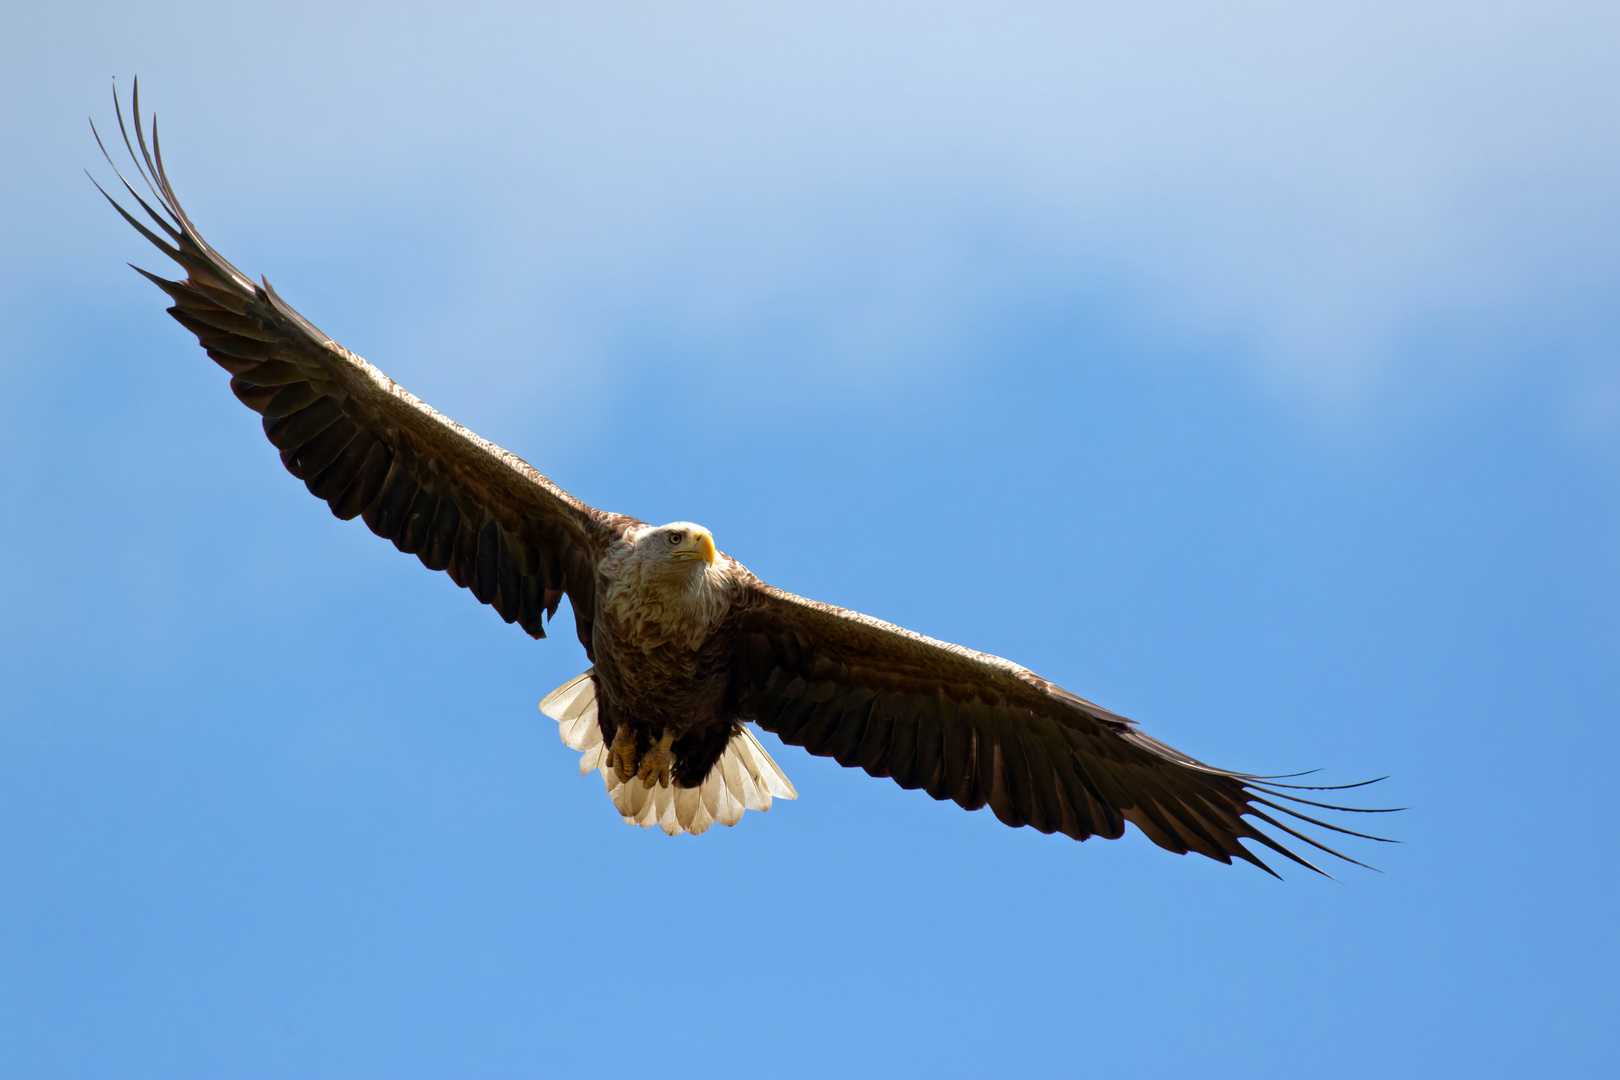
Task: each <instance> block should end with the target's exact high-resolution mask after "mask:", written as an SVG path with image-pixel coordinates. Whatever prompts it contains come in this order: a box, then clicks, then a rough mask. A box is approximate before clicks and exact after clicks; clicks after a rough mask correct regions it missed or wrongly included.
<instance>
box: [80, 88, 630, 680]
mask: <svg viewBox="0 0 1620 1080" xmlns="http://www.w3.org/2000/svg"><path fill="white" fill-rule="evenodd" d="M114 102H115V104H116V102H117V97H116V95H115V96H114ZM132 104H133V108H134V121H135V139H136V142H135V144H133V145H132V144H131V142H130V138H129V131H128V129H127V128H126V127H125V126H124V117H123V110H122V108H121V107H120V108H119V110H118V124H119V128H120V130H121V131H122V134H123V136H124V145H125V147H126V148H127V149H128V150H129V153H130V157H131V159H132V160H133V161H134V163H135V168H136V170H137V171H138V172H139V173H140V175H141V178H142V179H143V180H145V181H146V183H147V186H148V188H149V189H150V191H151V193H152V196H153V199H154V201H155V202H156V203H157V204H158V207H159V208H161V211H162V212H159V210H158V209H154V208H153V206H152V205H151V204H150V203H148V202H147V201H146V200H145V199H143V198H142V197H141V195H140V194H139V193H138V192H137V191H136V190H135V188H134V187H133V186H131V185H130V183H129V181H127V180H125V179H124V176H123V174H122V173H120V174H119V176H118V178H119V180H121V181H123V183H124V187H125V188H126V189H127V190H128V191H129V194H130V195H131V196H132V197H133V198H134V199H135V201H136V202H137V203H139V204H140V206H141V208H142V209H143V210H145V211H146V213H147V214H148V215H149V216H150V217H151V219H152V221H153V222H155V223H156V225H157V227H158V228H159V229H160V230H161V231H162V233H163V235H161V236H160V235H158V233H155V232H153V231H152V230H151V229H150V228H148V227H147V226H146V225H145V224H143V223H142V222H141V221H139V220H137V219H136V218H135V217H134V216H133V215H131V214H130V213H129V212H128V211H126V210H125V209H124V208H123V207H122V206H120V205H119V204H118V202H117V201H116V200H114V199H113V198H112V197H111V196H110V195H109V196H107V198H108V201H109V202H111V203H112V204H113V206H114V208H116V209H117V210H118V212H119V213H120V214H122V215H123V217H124V219H125V220H126V221H128V222H129V223H130V224H131V225H133V226H134V227H135V228H136V229H138V230H140V232H141V234H142V235H143V236H145V237H146V238H147V239H148V240H150V241H151V242H152V243H153V244H155V245H157V247H158V248H159V250H161V251H162V252H163V253H164V254H165V255H167V256H169V258H171V259H173V260H174V261H175V262H177V263H179V264H180V266H181V267H183V268H184V269H185V271H186V278H185V280H183V281H170V280H167V279H165V278H162V277H158V276H157V275H155V274H150V273H147V272H146V271H145V270H140V268H139V267H136V269H137V270H138V271H139V272H140V273H141V274H143V275H144V276H145V277H147V278H148V279H150V280H151V281H152V282H153V283H155V284H156V285H157V286H158V287H159V288H161V289H162V290H163V291H164V292H166V293H168V294H169V296H170V297H172V298H173V300H174V306H173V307H171V308H169V314H171V315H173V316H174V318H175V320H176V321H178V322H179V323H180V325H182V326H184V327H185V328H186V329H187V330H190V331H191V332H192V333H194V334H196V335H197V340H198V342H199V343H200V344H201V345H202V346H203V348H205V349H207V350H208V355H209V356H210V357H212V358H213V360H214V361H215V362H216V363H218V364H219V366H220V367H223V368H224V369H225V370H226V371H228V372H230V373H231V390H232V391H233V392H234V393H235V394H236V396H237V397H238V398H239V399H241V401H242V402H243V404H245V405H247V406H248V408H250V409H252V410H253V411H254V412H257V413H259V414H260V415H261V416H263V417H264V433H265V435H266V436H267V437H268V438H269V439H270V441H271V443H273V444H274V445H275V446H276V448H277V449H279V450H280V451H281V460H282V462H283V464H285V465H286V466H287V471H289V472H291V473H292V474H293V475H294V476H296V477H298V478H299V479H300V480H302V481H303V482H304V485H305V486H306V487H308V488H309V490H310V493H311V494H313V495H315V496H316V497H318V498H320V499H324V500H325V501H326V503H327V505H328V506H330V507H331V509H332V513H333V514H335V515H337V516H338V517H340V518H343V519H345V520H347V519H349V518H353V517H356V516H358V517H361V518H363V519H364V520H365V523H366V524H367V525H368V526H369V527H370V528H371V531H372V532H374V533H376V534H377V535H378V536H382V537H385V538H387V539H389V540H392V541H393V542H394V545H395V546H396V547H398V548H399V550H401V551H404V552H409V553H410V554H413V555H415V556H417V557H418V558H419V559H421V560H422V564H423V565H424V566H426V567H428V568H429V569H430V570H444V571H447V572H448V573H449V574H450V576H451V578H452V579H454V581H455V583H456V584H457V585H460V586H461V587H462V588H465V589H469V590H471V592H472V593H473V595H474V596H476V597H478V599H479V600H480V601H482V602H483V603H486V604H489V605H490V606H491V607H493V608H494V609H495V610H496V611H497V612H499V613H500V616H501V618H503V619H505V620H506V621H507V622H515V623H517V624H518V625H519V626H521V627H522V628H523V629H524V630H526V631H528V633H529V634H531V635H532V636H534V637H536V638H541V637H545V628H544V620H545V619H546V618H548V617H549V616H551V615H553V614H555V613H556V610H557V605H558V603H559V602H560V601H561V599H562V597H563V596H564V595H566V596H568V598H569V601H570V604H571V606H572V607H573V609H574V616H575V619H576V621H577V622H578V624H579V625H578V630H579V635H580V640H581V641H582V642H583V643H584V644H585V648H586V651H587V652H589V651H590V647H591V646H590V618H591V613H592V612H593V611H594V610H595V602H594V596H593V591H594V587H595V584H594V582H595V578H594V567H595V563H596V558H597V554H598V553H599V552H600V550H601V549H602V548H603V547H604V546H605V545H606V544H607V543H610V542H611V541H612V539H613V538H615V537H616V536H617V535H618V534H619V532H620V530H621V529H622V528H623V527H624V525H625V524H626V523H627V522H630V521H631V520H632V519H628V518H624V517H621V516H620V515H616V514H604V513H602V512H600V511H598V510H595V509H593V508H592V507H590V506H587V505H586V504H585V503H583V502H581V501H580V500H578V499H576V498H574V497H573V496H572V495H570V494H568V493H567V492H566V491H563V490H562V489H561V488H559V487H557V486H556V485H555V484H553V483H552V482H551V481H550V480H547V479H546V478H545V477H544V476H541V475H540V473H538V472H537V471H535V469H534V468H533V467H531V466H530V465H529V464H528V463H527V462H525V461H523V460H522V459H520V458H518V457H516V456H515V455H513V454H509V453H507V452H506V451H505V450H502V449H501V448H500V447H498V446H496V445H495V444H494V443H491V442H487V441H486V440H484V439H481V438H479V437H478V436H477V435H474V434H473V433H472V432H470V431H468V430H467V429H466V428H463V427H462V426H461V425H459V424H456V423H454V422H452V421H451V420H449V419H447V418H445V417H444V416H442V415H440V414H439V413H438V412H436V411H434V410H433V409H431V408H429V407H428V406H427V405H425V404H423V403H422V402H421V401H419V400H418V399H417V398H415V397H413V396H412V395H411V394H409V393H407V392H406V391H404V390H403V389H401V388H400V387H399V386H398V385H396V384H395V383H394V381H393V380H392V379H390V378H388V377H387V376H386V375H384V374H383V373H382V372H380V371H378V370H377V369H376V368H374V367H372V366H371V365H370V364H368V363H366V362H365V361H364V360H362V359H360V358H359V357H358V356H356V355H354V354H353V353H351V352H349V351H348V350H347V349H345V348H343V346H341V345H339V344H338V343H337V342H335V341H333V340H331V339H330V338H328V337H327V336H326V335H325V334H323V333H321V332H320V331H319V330H317V329H316V328H315V327H314V326H312V325H311V324H310V323H309V322H308V321H307V320H306V319H304V317H303V316H301V315H299V314H298V312H296V311H294V310H293V309H292V308H291V307H289V306H288V305H287V303H286V301H284V300H282V299H281V298H280V297H279V296H277V295H276V292H275V290H274V289H272V288H271V287H270V284H269V282H265V283H264V284H262V285H256V284H254V282H253V281H252V280H250V279H249V278H248V277H247V276H246V275H244V274H243V273H242V272H241V271H239V270H237V269H236V267H234V266H232V265H231V264H230V263H229V262H227V261H225V259H224V258H222V257H221V256H220V255H219V253H218V252H216V251H215V250H214V249H213V248H211V247H209V246H208V244H207V243H206V242H205V241H204V240H203V238H202V237H201V236H200V235H198V232H197V230H196V228H195V227H194V226H193V225H192V223H191V220H190V219H189V218H187V217H186V213H185V211H184V210H182V209H181V207H180V202H179V200H178V199H176V198H175V195H174V189H173V188H172V187H171V186H170V184H169V179H168V176H167V175H166V173H165V172H164V168H163V155H162V152H161V150H160V149H159V147H158V136H157V124H156V122H155V121H154V122H153V124H152V133H151V144H150V147H149V146H148V144H147V139H146V134H145V132H143V131H142V130H141V121H140V90H139V87H138V86H137V87H136V90H135V97H134V100H133V103H132ZM93 128H94V125H93V124H92V129H93ZM96 141H97V142H98V143H100V141H101V137H100V135H99V134H98V135H97V136H96ZM137 145H138V146H139V148H140V150H139V153H138V154H137V152H136V146H137ZM102 152H103V153H104V154H105V153H106V147H105V146H103V147H102ZM107 160H108V163H109V164H111V163H112V158H111V155H108V158H107ZM113 168H114V171H115V172H116V171H117V166H116V165H114V166H113ZM97 187H100V185H99V184H98V185H97ZM102 194H103V195H106V191H105V190H103V191H102Z"/></svg>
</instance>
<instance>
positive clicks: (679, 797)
mask: <svg viewBox="0 0 1620 1080" xmlns="http://www.w3.org/2000/svg"><path fill="white" fill-rule="evenodd" d="M594 670H595V669H594V668H593V669H592V671H594ZM592 671H587V672H585V673H584V674H583V675H579V676H577V677H576V678H572V679H569V680H568V681H567V682H565V683H563V684H562V685H561V686H559V687H557V689H555V690H553V691H552V692H551V693H549V694H547V695H546V696H545V699H544V700H542V701H541V702H540V711H541V712H543V713H545V714H546V715H547V716H549V717H551V718H552V719H553V720H555V721H557V734H558V735H559V736H561V738H562V741H563V742H564V743H566V744H568V746H570V747H572V748H573V749H575V750H578V751H580V756H579V775H581V776H584V775H586V774H587V773H589V772H590V771H591V770H592V769H595V770H597V771H598V772H600V773H601V774H602V777H603V779H604V780H605V781H606V783H607V793H608V797H609V798H610V799H612V800H613V805H614V806H615V807H616V808H617V809H618V811H619V813H620V815H621V816H623V818H624V821H625V824H627V825H639V826H641V827H642V828H643V829H647V828H651V827H652V826H654V825H657V826H658V827H659V828H661V829H663V830H664V832H666V833H668V834H669V835H670V836H679V835H680V834H681V833H692V834H693V835H696V834H698V833H701V832H707V831H708V829H709V826H711V825H714V824H715V823H716V822H718V823H719V824H721V825H735V824H737V822H738V821H740V820H741V819H742V816H743V811H744V810H760V811H765V810H769V809H770V808H771V799H772V797H773V796H774V797H775V798H778V799H797V798H798V797H799V793H798V792H797V791H796V790H794V787H793V783H792V781H790V780H789V779H788V778H787V775H786V774H785V773H783V772H782V769H781V767H780V766H778V765H777V764H776V762H775V761H773V760H771V755H769V754H767V753H766V752H765V748H764V747H763V746H761V745H760V744H759V740H758V739H756V738H754V733H753V732H752V731H750V730H748V726H747V725H746V724H739V725H738V732H737V734H735V735H733V736H732V737H731V741H730V742H729V743H727V744H726V749H725V752H724V753H722V754H721V755H720V760H719V761H718V762H716V763H715V765H714V767H713V768H712V769H710V770H709V775H708V776H706V777H704V779H703V783H702V784H700V785H698V786H697V787H695V788H683V787H677V786H676V785H675V784H673V783H671V784H670V785H669V786H668V787H652V788H648V787H643V786H642V784H641V783H640V782H639V781H636V780H632V781H631V782H630V783H625V782H624V781H622V780H620V779H619V774H618V773H617V772H616V771H614V770H613V769H610V768H608V763H607V761H608V748H607V744H606V743H604V742H603V741H602V730H601V728H599V727H598V726H597V724H596V683H595V682H593V681H592V679H591V674H592Z"/></svg>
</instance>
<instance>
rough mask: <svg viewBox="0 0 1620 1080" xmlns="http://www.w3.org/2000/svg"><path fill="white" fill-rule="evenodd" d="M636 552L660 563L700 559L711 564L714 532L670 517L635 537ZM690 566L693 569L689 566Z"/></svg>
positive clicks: (684, 562) (709, 565)
mask: <svg viewBox="0 0 1620 1080" xmlns="http://www.w3.org/2000/svg"><path fill="white" fill-rule="evenodd" d="M636 548H637V550H638V552H645V554H646V555H647V556H648V557H650V558H651V559H653V560H655V561H657V562H662V563H664V565H666V566H669V565H677V566H678V565H681V564H686V563H702V564H703V568H704V569H707V568H708V567H711V566H713V565H714V534H713V533H711V532H710V531H709V530H708V529H705V528H704V527H703V526H701V525H694V524H692V522H690V521H672V522H670V523H669V524H668V525H660V526H659V527H658V528H656V529H653V530H652V531H651V532H650V533H647V534H646V535H643V536H640V537H637V538H636ZM693 569H696V568H695V567H693Z"/></svg>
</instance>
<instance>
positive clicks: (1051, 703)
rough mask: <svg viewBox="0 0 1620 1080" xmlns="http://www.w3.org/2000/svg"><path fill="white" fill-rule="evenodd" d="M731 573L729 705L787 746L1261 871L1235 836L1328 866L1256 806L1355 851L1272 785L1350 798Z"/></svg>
mask: <svg viewBox="0 0 1620 1080" xmlns="http://www.w3.org/2000/svg"><path fill="white" fill-rule="evenodd" d="M738 576H739V579H740V580H741V581H742V582H743V584H744V589H745V599H744V601H743V603H741V604H740V605H738V607H737V609H736V611H735V614H734V615H733V617H732V622H731V627H732V631H733V632H734V633H736V634H737V635H738V647H737V649H736V652H735V661H734V663H735V667H734V669H733V687H734V691H733V693H734V696H735V698H736V702H735V704H736V706H737V709H738V711H739V712H740V713H741V714H742V715H744V716H747V717H750V718H752V719H754V720H755V721H757V722H758V723H759V725H760V726H761V727H763V728H765V729H766V730H767V731H771V732H774V733H775V734H776V735H777V736H779V737H780V738H781V740H782V741H783V742H785V743H788V744H791V745H795V746H802V747H804V748H805V749H806V750H808V751H810V752H811V753H812V754H819V755H822V756H825V757H831V758H833V759H834V760H836V761H837V762H838V763H839V764H840V765H846V766H858V767H860V768H862V769H865V770H866V771H867V772H868V773H870V774H871V775H873V776H888V777H891V778H893V779H894V781H895V782H896V783H897V784H899V785H900V786H901V787H903V788H922V789H923V790H924V791H926V792H928V794H929V795H931V796H933V797H934V798H936V799H940V800H945V799H949V800H951V801H953V802H955V803H957V804H958V805H960V806H962V807H964V808H965V809H968V810H976V809H979V808H980V807H983V806H986V805H988V806H989V807H990V809H991V812H992V813H994V814H995V815H996V817H997V818H999V819H1000V820H1001V821H1003V822H1005V823H1006V824H1008V825H1012V826H1021V825H1028V826H1030V827H1031V828H1034V829H1037V830H1039V831H1040V832H1043V833H1052V832H1061V833H1064V834H1066V835H1068V836H1071V837H1073V838H1074V839H1076V840H1084V839H1086V838H1087V837H1091V836H1102V837H1106V838H1109V839H1112V838H1114V837H1117V836H1119V835H1120V834H1121V833H1123V832H1124V830H1125V823H1126V822H1127V821H1128V822H1130V823H1132V824H1134V825H1135V826H1136V827H1137V828H1138V829H1140V830H1141V831H1142V832H1143V833H1144V834H1145V835H1146V836H1147V837H1148V838H1149V839H1150V840H1152V841H1153V842H1154V843H1155V844H1158V845H1159V846H1160V847H1163V848H1167V849H1169V850H1171V851H1175V852H1178V853H1181V854H1185V853H1187V852H1189V851H1193V852H1197V853H1198V854H1200V855H1207V856H1208V857H1210V858H1212V859H1217V860H1219V861H1220V862H1223V863H1230V862H1231V861H1232V860H1233V859H1243V860H1245V861H1247V862H1251V863H1254V864H1255V865H1257V866H1259V867H1260V868H1261V869H1263V870H1266V871H1267V872H1268V873H1270V872H1271V868H1270V867H1268V866H1266V864H1265V863H1264V862H1262V861H1261V860H1260V858H1259V857H1257V856H1256V855H1255V854H1254V853H1253V852H1251V851H1249V850H1248V849H1247V848H1246V847H1245V846H1244V845H1243V844H1242V843H1240V841H1241V840H1251V841H1254V842H1256V843H1258V844H1260V845H1262V846H1264V847H1266V848H1269V849H1270V850H1272V851H1275V852H1276V853H1278V854H1280V855H1282V856H1285V857H1286V858H1289V859H1292V860H1293V861H1294V862H1297V863H1299V864H1300V865H1302V866H1305V867H1308V868H1310V869H1312V870H1318V871H1319V872H1325V871H1320V868H1319V867H1317V866H1315V865H1313V864H1312V863H1311V862H1310V861H1309V860H1307V859H1305V858H1303V857H1302V856H1300V855H1298V854H1296V853H1295V852H1293V851H1291V850H1289V849H1288V848H1286V847H1284V846H1283V845H1282V844H1280V843H1278V842H1277V841H1276V840H1275V839H1273V838H1272V837H1270V836H1267V835H1266V834H1265V833H1263V832H1261V831H1260V830H1259V829H1258V828H1257V827H1255V825H1254V824H1252V823H1251V820H1250V819H1258V820H1259V821H1261V822H1264V823H1266V824H1269V825H1271V826H1273V827H1275V828H1277V829H1280V830H1281V831H1283V832H1285V833H1287V834H1288V835H1289V836H1292V837H1294V838H1296V839H1299V840H1302V841H1304V842H1305V843H1307V844H1310V845H1312V846H1313V847H1316V848H1319V849H1320V850H1322V851H1326V852H1329V853H1331V854H1333V855H1336V856H1338V857H1339V858H1342V859H1345V860H1346V861H1349V862H1355V861H1356V860H1354V859H1350V858H1349V857H1348V856H1345V855H1342V854H1341V853H1339V852H1337V851H1334V850H1333V849H1332V848H1329V847H1327V846H1326V845H1323V844H1321V843H1319V842H1317V841H1316V840H1313V839H1311V838H1310V837H1309V836H1306V835H1304V834H1303V833H1301V832H1299V831H1298V830H1296V829H1295V828H1293V827H1291V826H1289V825H1286V824H1284V823H1283V822H1282V820H1280V815H1290V816H1291V817H1293V818H1294V819H1296V820H1299V821H1303V822H1308V823H1310V824H1313V825H1319V826H1322V827H1324V828H1328V829H1332V830H1334V831H1337V832H1349V830H1346V829H1341V828H1339V827H1338V826H1335V825H1329V824H1327V823H1326V822H1322V821H1318V820H1316V819H1314V818H1309V817H1306V816H1305V815H1303V814H1300V813H1297V812H1295V811H1293V810H1289V809H1288V808H1287V807H1284V806H1282V805H1281V804H1280V803H1277V802H1274V801H1272V797H1278V798H1285V799H1286V798H1294V799H1295V801H1296V802H1302V803H1307V804H1308V805H1312V806H1322V807H1324V808H1326V809H1330V810H1343V809H1349V808H1345V807H1338V806H1330V805H1328V804H1324V803H1312V802H1309V800H1303V799H1297V798H1295V797H1293V796H1289V795H1286V794H1285V793H1283V792H1281V791H1278V790H1275V789H1274V788H1273V787H1272V786H1270V785H1268V784H1267V783H1266V782H1265V778H1263V777H1255V776H1249V775H1246V774H1243V773H1234V772H1229V771H1227V770H1225V769H1217V768H1214V767H1212V766H1209V765H1205V764H1204V763H1202V762H1200V761H1197V760H1196V759H1194V758H1191V757H1188V756H1187V755H1186V754H1183V753H1181V752H1180V751H1178V750H1174V749H1172V748H1171V747H1168V746H1166V745H1164V744H1163V743H1161V742H1159V741H1158V740H1156V739H1153V738H1151V737H1149V736H1147V735H1144V734H1142V733H1141V732H1140V731H1138V730H1137V728H1136V726H1135V725H1134V724H1133V723H1132V722H1131V721H1129V720H1127V719H1125V718H1124V717H1122V716H1119V715H1116V714H1115V713H1111V712H1109V711H1107V710H1106V709H1103V708H1100V707H1099V706H1097V705H1094V704H1092V703H1091V702H1089V701H1086V700H1085V699H1084V698H1080V697H1076V696H1075V695H1074V694H1071V693H1069V692H1068V691H1066V690H1063V689H1062V688H1060V687H1057V686H1053V685H1052V684H1051V683H1048V682H1047V681H1046V680H1044V679H1041V678H1040V677H1039V676H1036V675H1034V674H1032V673H1031V672H1029V671H1026V670H1025V669H1023V668H1021V667H1019V666H1018V665H1016V664H1013V663H1010V662H1008V661H1006V660H1003V659H1001V658H1000V657H995V656H989V655H987V654H984V653H976V652H973V651H971V650H968V649H964V648H962V647H960V646H957V645H948V644H946V643H944V642H939V641H934V640H932V639H930V638H926V637H923V636H922V635H920V634H914V633H912V632H910V631H908V630H903V629H901V628H900V627H896V626H891V625H889V624H887V623H883V622H879V621H878V620H876V619H872V618H870V617H868V616H865V615H861V614H858V613H856V612H853V611H845V610H843V609H841V608H835V607H831V606H829V605H826V604H819V603H816V602H815V601H812V600H805V599H804V598H802V597H797V596H793V595H792V594H790V593H785V592H782V591H781V590H779V589H774V588H772V587H771V586H769V585H766V584H765V583H763V582H761V581H759V579H757V578H755V577H753V576H752V575H751V574H748V573H747V572H746V571H739V574H738ZM1268 796H1270V797H1268ZM1268 811H1275V812H1276V814H1273V813H1271V812H1268ZM1380 812H1381V811H1380ZM1354 835H1357V836H1362V835H1365V834H1361V833H1355V834H1354ZM1370 839H1380V838H1378V837H1370ZM1358 865H1360V864H1358Z"/></svg>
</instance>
